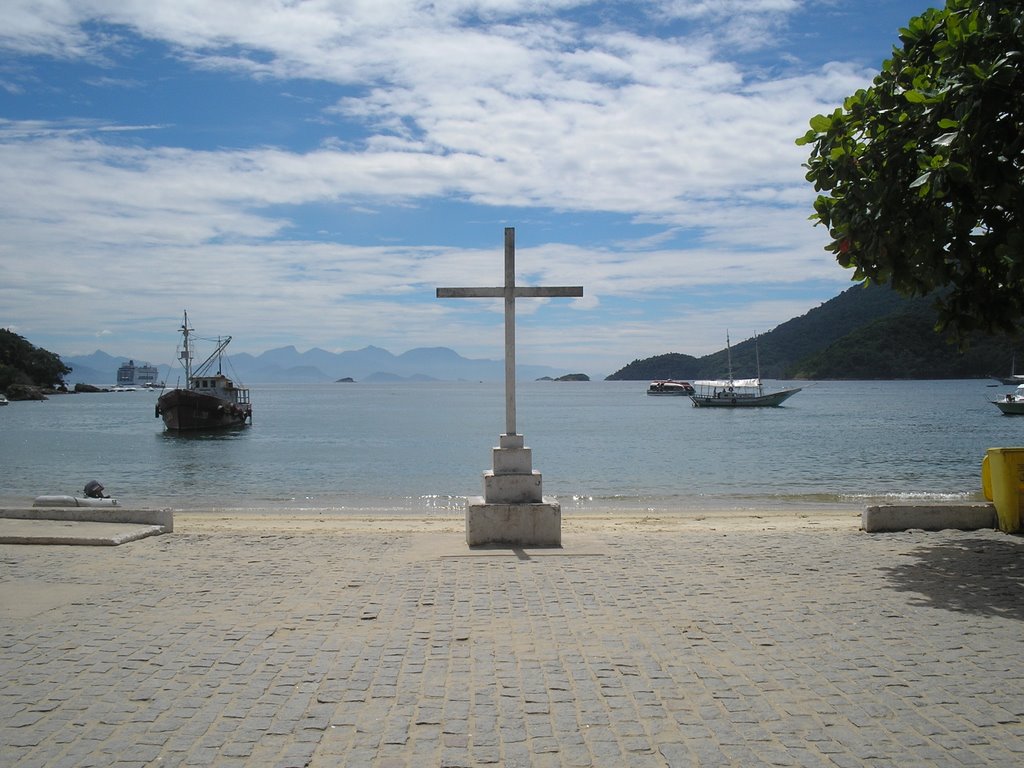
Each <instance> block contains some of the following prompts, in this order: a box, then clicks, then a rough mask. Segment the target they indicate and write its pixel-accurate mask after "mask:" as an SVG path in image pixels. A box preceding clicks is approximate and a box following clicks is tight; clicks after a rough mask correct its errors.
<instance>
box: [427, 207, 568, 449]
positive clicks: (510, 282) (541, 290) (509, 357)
mask: <svg viewBox="0 0 1024 768" xmlns="http://www.w3.org/2000/svg"><path fill="white" fill-rule="evenodd" d="M582 295H583V286H581V285H577V286H550V287H534V288H530V287H522V286H517V285H516V230H515V227H505V285H504V286H501V287H499V288H438V289H437V298H439V299H465V298H477V299H484V298H501V297H504V299H505V433H506V434H508V435H515V434H516V297H517V296H518V297H523V298H546V297H557V296H582Z"/></svg>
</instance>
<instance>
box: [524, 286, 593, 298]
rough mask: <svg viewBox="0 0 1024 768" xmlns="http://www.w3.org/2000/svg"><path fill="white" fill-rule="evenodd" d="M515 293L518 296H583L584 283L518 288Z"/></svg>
mask: <svg viewBox="0 0 1024 768" xmlns="http://www.w3.org/2000/svg"><path fill="white" fill-rule="evenodd" d="M513 293H514V294H515V295H516V297H517V298H518V297H520V296H526V297H544V296H582V295H583V286H582V285H551V286H547V287H537V288H529V287H527V288H516V289H515V290H514V291H513Z"/></svg>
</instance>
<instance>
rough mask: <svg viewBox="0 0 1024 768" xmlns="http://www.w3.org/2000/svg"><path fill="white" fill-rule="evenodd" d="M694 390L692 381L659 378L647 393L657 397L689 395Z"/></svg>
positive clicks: (652, 383) (653, 382)
mask: <svg viewBox="0 0 1024 768" xmlns="http://www.w3.org/2000/svg"><path fill="white" fill-rule="evenodd" d="M694 392H696V390H695V389H694V388H693V385H692V384H691V383H690V382H688V381H679V380H678V379H657V380H655V381H652V382H651V385H650V386H649V387H648V388H647V394H648V395H652V396H655V397H688V396H690V395H692V394H693V393H694Z"/></svg>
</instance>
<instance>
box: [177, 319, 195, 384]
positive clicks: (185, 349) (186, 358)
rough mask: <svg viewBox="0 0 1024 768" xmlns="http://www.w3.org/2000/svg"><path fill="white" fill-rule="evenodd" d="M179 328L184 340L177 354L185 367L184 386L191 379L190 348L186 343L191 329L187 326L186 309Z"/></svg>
mask: <svg viewBox="0 0 1024 768" xmlns="http://www.w3.org/2000/svg"><path fill="white" fill-rule="evenodd" d="M180 330H181V335H182V336H183V337H184V339H185V340H184V342H183V343H182V345H181V354H179V355H178V360H179V361H180V362H181V364H182V366H184V368H185V386H188V382H189V381H190V380H191V379H192V348H191V347H189V345H188V335H189V333H191V332H192V329H191V328H189V327H188V310H185V321H184V322H183V323H182V324H181V329H180Z"/></svg>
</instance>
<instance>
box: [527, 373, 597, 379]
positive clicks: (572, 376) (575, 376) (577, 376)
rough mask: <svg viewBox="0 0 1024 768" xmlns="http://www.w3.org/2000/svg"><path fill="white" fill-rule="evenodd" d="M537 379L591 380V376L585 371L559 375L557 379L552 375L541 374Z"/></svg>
mask: <svg viewBox="0 0 1024 768" xmlns="http://www.w3.org/2000/svg"><path fill="white" fill-rule="evenodd" d="M537 381H590V377H589V376H587V374H585V373H567V374H566V375H565V376H559V377H558V378H557V379H553V378H551V377H550V376H541V377H540V378H539V379H537Z"/></svg>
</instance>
